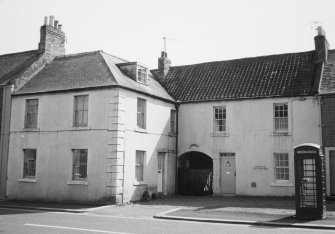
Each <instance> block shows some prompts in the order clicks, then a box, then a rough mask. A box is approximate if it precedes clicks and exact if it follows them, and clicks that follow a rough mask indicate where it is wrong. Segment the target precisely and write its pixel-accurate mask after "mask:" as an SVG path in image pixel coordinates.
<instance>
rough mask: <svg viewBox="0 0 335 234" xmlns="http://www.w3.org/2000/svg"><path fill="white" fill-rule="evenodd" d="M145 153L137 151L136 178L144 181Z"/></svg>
mask: <svg viewBox="0 0 335 234" xmlns="http://www.w3.org/2000/svg"><path fill="white" fill-rule="evenodd" d="M143 168H144V151H136V164H135V178H136V180H137V181H143V174H144V173H143Z"/></svg>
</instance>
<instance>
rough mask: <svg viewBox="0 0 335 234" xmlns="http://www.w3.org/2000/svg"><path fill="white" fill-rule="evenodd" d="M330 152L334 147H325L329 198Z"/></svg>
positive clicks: (328, 193)
mask: <svg viewBox="0 0 335 234" xmlns="http://www.w3.org/2000/svg"><path fill="white" fill-rule="evenodd" d="M330 151H335V147H325V156H326V160H325V161H326V182H327V185H326V187H327V196H330V160H329V154H330V153H329V152H330Z"/></svg>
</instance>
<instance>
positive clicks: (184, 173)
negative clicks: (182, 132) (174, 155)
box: [178, 151, 213, 195]
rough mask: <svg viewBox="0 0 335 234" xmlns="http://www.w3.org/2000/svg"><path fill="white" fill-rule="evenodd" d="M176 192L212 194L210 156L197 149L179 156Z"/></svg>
mask: <svg viewBox="0 0 335 234" xmlns="http://www.w3.org/2000/svg"><path fill="white" fill-rule="evenodd" d="M178 192H179V194H182V195H208V194H213V160H212V158H211V157H209V156H208V155H206V154H204V153H201V152H198V151H190V152H187V153H184V154H183V155H181V156H180V157H179V167H178Z"/></svg>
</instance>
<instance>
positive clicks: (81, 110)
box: [73, 95, 89, 127]
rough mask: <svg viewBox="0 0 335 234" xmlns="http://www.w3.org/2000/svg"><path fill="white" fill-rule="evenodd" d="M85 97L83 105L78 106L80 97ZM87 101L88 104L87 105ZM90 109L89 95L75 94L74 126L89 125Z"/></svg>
mask: <svg viewBox="0 0 335 234" xmlns="http://www.w3.org/2000/svg"><path fill="white" fill-rule="evenodd" d="M81 98H82V99H83V101H82V104H83V105H82V106H80V107H78V102H79V99H81ZM85 102H86V105H85ZM88 109H89V97H88V95H76V96H74V103H73V127H87V126H88ZM78 116H81V120H82V121H79V119H80V118H79V117H78Z"/></svg>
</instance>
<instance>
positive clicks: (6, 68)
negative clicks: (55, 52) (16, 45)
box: [0, 50, 39, 84]
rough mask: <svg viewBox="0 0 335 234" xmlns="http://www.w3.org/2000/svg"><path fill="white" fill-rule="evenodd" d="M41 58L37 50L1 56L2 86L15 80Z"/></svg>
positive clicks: (0, 82)
mask: <svg viewBox="0 0 335 234" xmlns="http://www.w3.org/2000/svg"><path fill="white" fill-rule="evenodd" d="M38 57H39V54H38V53H37V50H30V51H25V52H20V53H13V54H5V55H0V84H3V83H7V82H10V81H11V80H13V79H15V78H16V77H17V76H18V74H19V73H20V72H22V71H23V70H24V69H25V68H26V67H27V66H29V65H31V64H32V63H33V62H34V61H36V59H37V58H38Z"/></svg>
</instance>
